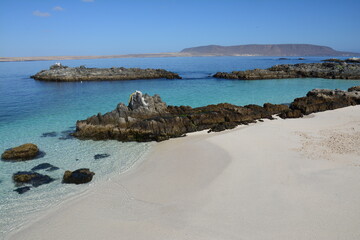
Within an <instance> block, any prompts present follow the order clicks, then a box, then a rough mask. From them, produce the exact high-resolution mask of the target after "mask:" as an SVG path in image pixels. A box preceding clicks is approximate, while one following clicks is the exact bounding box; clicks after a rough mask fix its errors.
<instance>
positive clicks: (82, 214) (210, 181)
mask: <svg viewBox="0 0 360 240" xmlns="http://www.w3.org/2000/svg"><path fill="white" fill-rule="evenodd" d="M359 132H360V106H352V107H347V108H342V109H337V110H333V111H326V112H321V113H316V114H311V115H308V116H306V117H304V118H299V119H286V120H283V119H276V120H264V122H258V123H256V124H250V125H248V126H245V125H242V126H239V127H237V128H236V129H233V130H227V131H224V132H220V133H210V134H208V133H206V131H204V132H198V133H193V134H188V136H187V137H183V138H176V139H171V140H168V141H164V142H160V143H157V144H156V145H155V146H154V147H153V148H152V150H151V152H150V153H149V154H148V155H147V157H146V158H145V160H143V161H141V162H138V163H137V164H135V166H133V167H132V168H131V169H130V170H128V171H127V172H125V173H123V174H121V175H118V176H116V177H113V178H111V179H110V180H109V181H105V182H102V183H98V184H96V185H94V186H92V187H91V188H90V189H89V190H88V191H86V192H85V193H83V194H81V195H80V196H78V197H73V198H71V199H68V200H67V201H65V202H64V203H62V204H60V205H58V206H55V207H53V208H52V209H48V210H46V211H44V212H43V214H42V216H41V217H40V218H38V219H34V220H33V221H31V222H30V223H28V224H27V225H26V226H24V227H23V228H21V229H20V230H18V231H17V232H13V233H11V234H10V235H9V236H7V239H70V238H71V239H73V238H78V239H359V238H360V229H359V227H358V226H360V186H359V184H358V183H359V180H360V158H359V156H360V150H359V149H358V146H359V144H360V134H359Z"/></svg>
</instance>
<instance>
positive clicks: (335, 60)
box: [321, 58, 345, 63]
mask: <svg viewBox="0 0 360 240" xmlns="http://www.w3.org/2000/svg"><path fill="white" fill-rule="evenodd" d="M321 61H323V62H336V63H342V62H345V61H344V60H341V59H337V58H329V59H325V60H321Z"/></svg>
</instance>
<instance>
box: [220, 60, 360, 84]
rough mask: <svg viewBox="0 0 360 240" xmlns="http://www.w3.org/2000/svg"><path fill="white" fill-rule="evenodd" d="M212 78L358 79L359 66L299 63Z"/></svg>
mask: <svg viewBox="0 0 360 240" xmlns="http://www.w3.org/2000/svg"><path fill="white" fill-rule="evenodd" d="M213 77H215V78H226V79H240V80H256V79H282V78H329V79H360V64H348V63H345V62H341V63H333V62H326V63H300V64H294V65H292V64H283V65H276V66H273V67H271V68H268V69H253V70H246V71H233V72H231V73H226V72H218V73H216V74H215V75H214V76H213Z"/></svg>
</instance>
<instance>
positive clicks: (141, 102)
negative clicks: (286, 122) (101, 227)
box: [74, 89, 360, 142]
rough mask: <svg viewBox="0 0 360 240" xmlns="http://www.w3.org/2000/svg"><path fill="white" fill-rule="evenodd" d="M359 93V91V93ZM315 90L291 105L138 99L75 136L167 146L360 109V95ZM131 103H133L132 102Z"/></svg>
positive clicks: (84, 125)
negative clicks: (198, 134) (205, 134)
mask: <svg viewBox="0 0 360 240" xmlns="http://www.w3.org/2000/svg"><path fill="white" fill-rule="evenodd" d="M355 90H356V89H355ZM355 90H354V91H352V92H350V91H349V92H347V91H341V90H326V89H314V90H312V91H310V92H308V94H307V95H306V96H305V97H302V98H297V99H295V100H294V101H293V102H292V103H291V104H290V105H289V106H287V105H284V104H271V103H265V104H264V105H263V106H258V105H254V104H250V105H246V106H243V107H242V106H235V105H232V104H228V103H220V104H216V105H208V106H204V107H198V108H191V107H189V106H167V105H166V103H164V102H162V100H161V98H160V96H158V95H154V96H149V95H147V94H144V95H143V99H142V98H141V96H142V94H138V95H136V94H133V95H132V96H136V97H135V100H133V101H134V103H130V104H129V106H131V107H132V108H130V107H126V106H125V104H122V103H120V104H118V106H117V107H116V109H115V110H113V111H111V112H108V113H105V114H104V115H101V114H97V115H94V116H92V117H89V118H88V119H86V120H81V121H77V124H76V127H77V128H76V132H75V133H74V136H75V137H77V138H79V139H93V140H107V139H115V140H119V141H138V142H146V141H163V140H167V139H169V138H174V137H182V136H185V135H186V133H190V132H195V131H202V130H207V129H210V131H209V132H211V131H223V130H225V129H231V128H234V127H236V126H237V125H240V124H249V123H252V122H255V120H259V119H263V118H268V119H273V117H272V115H275V114H277V115H279V116H280V117H282V118H298V117H302V116H303V115H307V114H310V113H313V112H320V111H326V110H332V109H336V108H341V107H346V106H351V105H355V104H360V91H355ZM130 100H131V99H130Z"/></svg>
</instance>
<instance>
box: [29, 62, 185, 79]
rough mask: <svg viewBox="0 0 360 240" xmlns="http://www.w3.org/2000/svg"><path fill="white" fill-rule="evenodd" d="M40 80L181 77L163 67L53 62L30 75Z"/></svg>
mask: <svg viewBox="0 0 360 240" xmlns="http://www.w3.org/2000/svg"><path fill="white" fill-rule="evenodd" d="M31 78H34V79H35V80H41V81H62V82H74V81H113V80H136V79H156V78H166V79H181V77H180V76H179V75H178V74H177V73H173V72H169V71H166V70H164V69H150V68H148V69H140V68H123V67H120V68H115V67H113V68H86V67H85V66H80V67H75V68H72V67H67V66H63V65H61V64H55V65H52V66H51V67H50V69H49V70H42V71H40V72H38V73H36V74H35V75H33V76H31Z"/></svg>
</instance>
